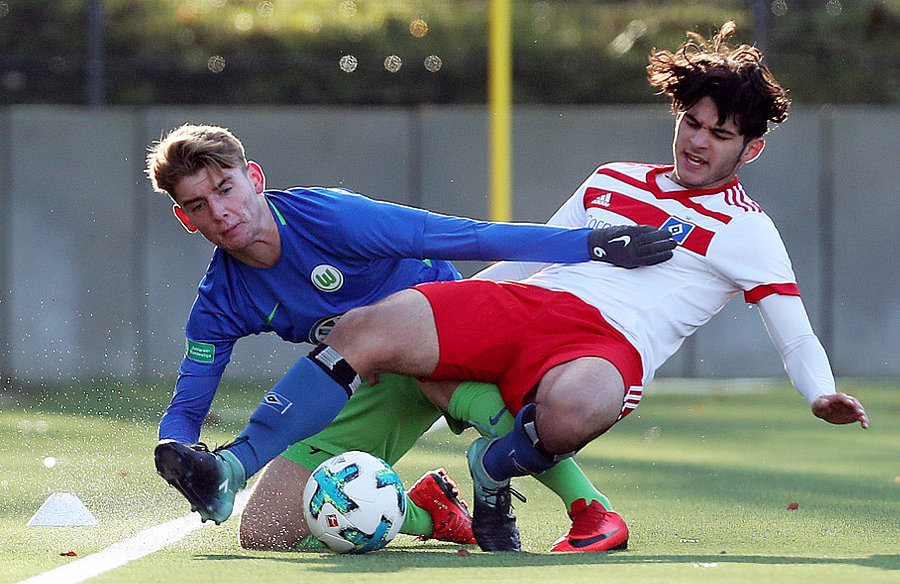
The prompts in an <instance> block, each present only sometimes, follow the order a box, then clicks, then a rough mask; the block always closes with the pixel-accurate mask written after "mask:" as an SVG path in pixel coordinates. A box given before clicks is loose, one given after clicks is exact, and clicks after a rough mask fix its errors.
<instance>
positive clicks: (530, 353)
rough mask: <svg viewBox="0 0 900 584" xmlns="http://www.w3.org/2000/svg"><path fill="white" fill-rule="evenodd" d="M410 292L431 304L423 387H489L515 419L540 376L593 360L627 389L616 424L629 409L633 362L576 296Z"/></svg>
mask: <svg viewBox="0 0 900 584" xmlns="http://www.w3.org/2000/svg"><path fill="white" fill-rule="evenodd" d="M415 288H416V290H418V291H419V292H421V293H422V294H424V295H425V297H426V298H427V299H428V302H429V303H430V304H431V308H432V311H433V312H434V319H435V324H436V326H437V333H438V340H439V344H440V359H439V362H438V366H437V367H436V368H435V370H434V372H433V373H432V374H431V375H430V376H429V379H435V380H436V379H459V380H474V381H485V382H490V383H494V384H496V385H497V386H499V388H500V393H501V395H502V396H503V401H504V402H505V403H506V406H507V407H508V408H509V410H510V411H511V412H512V413H513V414H516V413H518V411H519V410H520V409H522V407H523V406H524V405H525V404H524V403H523V400H524V399H525V397H526V394H528V393H529V391H531V389H532V388H533V387H535V386H536V385H537V383H538V382H539V381H540V380H541V377H543V375H544V373H546V372H547V371H548V370H550V369H551V368H553V367H555V366H556V365H559V364H561V363H565V362H567V361H572V360H573V359H577V358H579V357H601V358H603V359H606V360H607V361H609V362H611V363H612V364H613V365H614V366H615V367H616V369H618V371H619V373H620V374H621V375H622V378H623V379H624V381H625V387H626V388H628V392H626V396H625V404H624V405H623V408H622V413H621V414H620V416H619V417H620V419H621V417H622V416H624V415H626V414H627V413H629V412H630V411H631V410H633V409H634V408H635V407H637V402H638V401H640V396H641V378H642V375H643V368H642V366H641V357H640V354H639V353H638V352H637V350H636V349H635V348H634V347H633V346H632V345H631V343H629V342H628V340H627V339H626V338H625V337H624V336H623V335H622V333H620V332H619V331H617V330H616V329H614V328H613V327H612V326H610V325H609V323H607V322H606V320H605V319H604V318H603V316H602V315H601V314H600V312H599V311H598V310H597V309H596V308H594V307H593V306H591V305H590V304H588V303H586V302H584V301H583V300H581V299H580V298H578V297H577V296H574V295H573V294H569V293H568V292H557V291H553V290H546V289H544V288H540V287H538V286H528V285H524V284H518V283H514V282H491V281H488V280H458V281H452V282H430V283H427V284H419V285H418V286H415Z"/></svg>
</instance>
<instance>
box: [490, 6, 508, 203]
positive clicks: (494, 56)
mask: <svg viewBox="0 0 900 584" xmlns="http://www.w3.org/2000/svg"><path fill="white" fill-rule="evenodd" d="M510 1H511V0H491V8H490V10H491V13H490V22H489V26H488V28H489V44H490V46H489V55H490V56H489V59H488V111H489V115H490V145H489V148H490V214H491V220H493V221H509V220H510V219H511V218H512V8H511V6H510Z"/></svg>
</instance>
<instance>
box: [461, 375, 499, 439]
mask: <svg viewBox="0 0 900 584" xmlns="http://www.w3.org/2000/svg"><path fill="white" fill-rule="evenodd" d="M447 413H448V414H450V416H451V417H454V418H456V419H457V420H462V421H464V422H468V423H469V424H471V425H472V426H474V427H475V429H476V430H478V432H479V433H480V434H481V435H482V436H489V437H491V438H497V437H498V436H503V435H504V434H508V433H509V431H510V430H512V429H513V421H514V420H513V417H512V416H511V415H510V413H509V410H507V409H506V404H504V403H503V398H501V397H500V391H499V390H498V389H497V386H496V385H490V384H488V383H479V382H477V381H464V382H462V383H460V384H459V386H458V387H457V388H456V391H454V392H453V396H451V397H450V403H449V404H448V406H447Z"/></svg>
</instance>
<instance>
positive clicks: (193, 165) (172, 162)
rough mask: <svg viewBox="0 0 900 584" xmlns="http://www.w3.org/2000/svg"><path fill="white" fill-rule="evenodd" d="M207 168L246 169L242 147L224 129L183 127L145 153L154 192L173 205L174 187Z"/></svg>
mask: <svg viewBox="0 0 900 584" xmlns="http://www.w3.org/2000/svg"><path fill="white" fill-rule="evenodd" d="M210 168H217V169H226V168H239V169H242V170H243V169H246V168H247V156H246V153H245V152H244V145H243V144H242V143H241V141H240V140H238V139H237V138H236V137H235V135H234V134H232V133H231V132H230V131H229V130H228V129H226V128H221V127H219V126H198V125H192V124H185V125H183V126H181V127H179V128H176V129H175V130H172V131H171V132H170V133H169V134H168V135H167V136H166V137H164V138H162V139H161V140H159V141H158V142H155V143H154V144H153V145H152V146H151V147H150V148H149V149H148V152H147V169H146V172H147V176H148V177H149V178H150V182H151V184H152V185H153V189H154V190H156V191H158V192H160V193H167V194H168V195H169V196H170V197H172V200H173V201H175V185H177V184H178V183H179V182H180V181H181V180H182V179H183V178H185V177H187V176H191V175H193V174H196V173H197V172H198V171H200V170H203V169H210ZM176 202H177V201H176Z"/></svg>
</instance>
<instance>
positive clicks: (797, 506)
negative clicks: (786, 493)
mask: <svg viewBox="0 0 900 584" xmlns="http://www.w3.org/2000/svg"><path fill="white" fill-rule="evenodd" d="M787 508H788V509H790V510H791V511H794V510H795V509H799V508H800V503H791V504H790V505H788V506H787Z"/></svg>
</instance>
